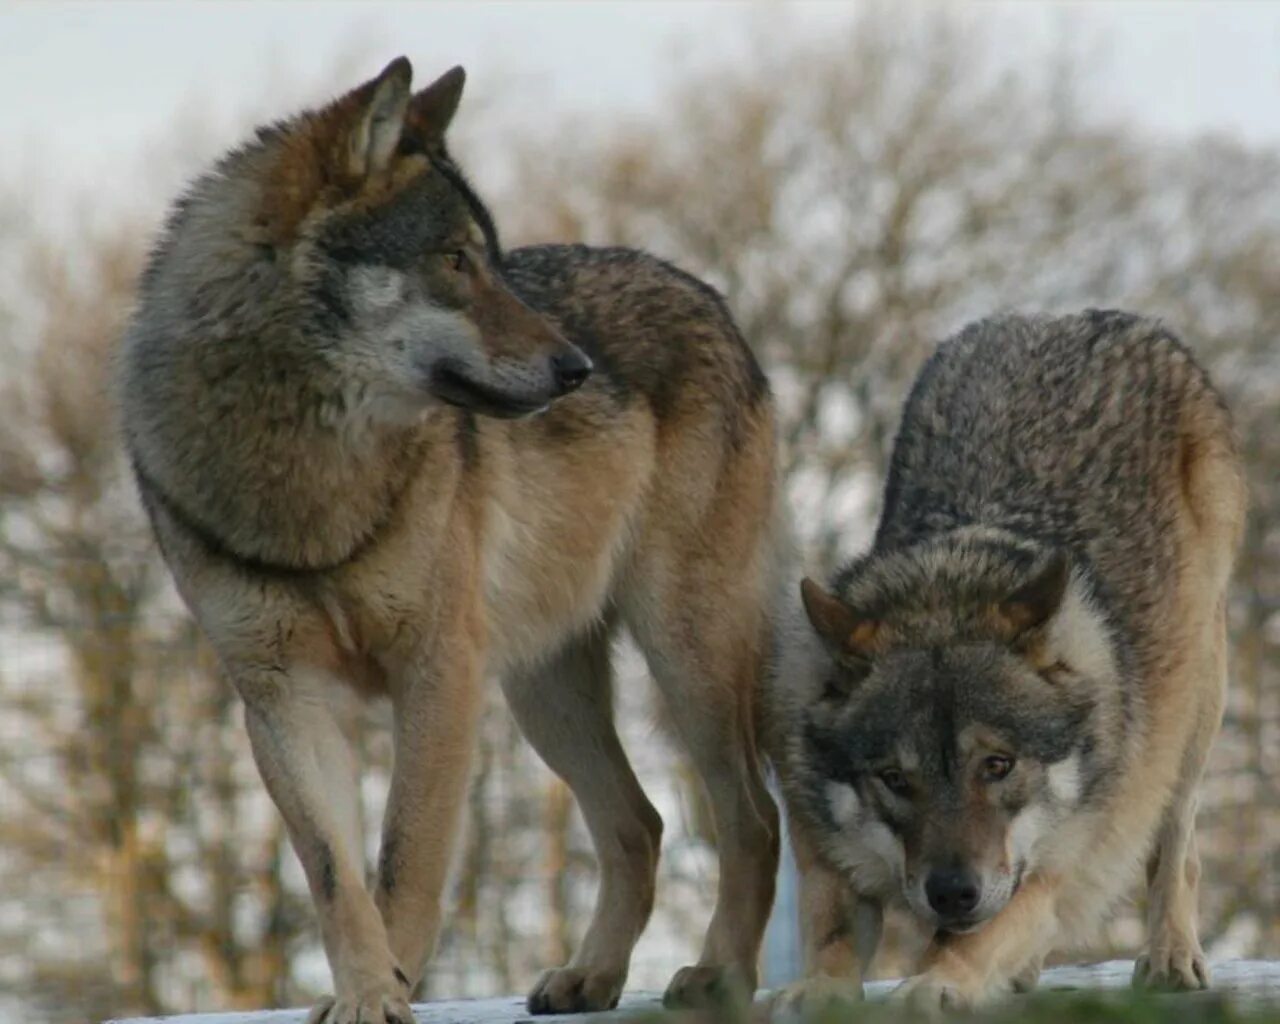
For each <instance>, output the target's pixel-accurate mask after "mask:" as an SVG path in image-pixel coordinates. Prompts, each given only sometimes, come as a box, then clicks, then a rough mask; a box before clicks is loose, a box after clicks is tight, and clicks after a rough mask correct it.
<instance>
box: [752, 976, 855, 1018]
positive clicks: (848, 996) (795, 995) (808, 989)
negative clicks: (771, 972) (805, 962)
mask: <svg viewBox="0 0 1280 1024" xmlns="http://www.w3.org/2000/svg"><path fill="white" fill-rule="evenodd" d="M861 1001H862V984H861V982H859V981H856V980H854V979H853V978H834V977H832V976H831V975H829V974H817V975H814V976H813V977H812V978H805V979H804V980H803V981H797V982H795V983H793V984H791V985H788V986H787V987H786V988H784V989H781V990H780V991H778V992H776V993H775V994H774V995H773V996H772V998H771V999H770V1000H769V1015H770V1017H773V1018H775V1019H777V1018H791V1019H795V1020H810V1019H825V1018H826V1017H828V1016H829V1015H830V1014H831V1013H832V1012H833V1011H835V1010H837V1009H838V1008H841V1007H843V1008H845V1009H846V1010H847V1009H848V1007H850V1006H852V1005H853V1004H854V1003H858V1002H861Z"/></svg>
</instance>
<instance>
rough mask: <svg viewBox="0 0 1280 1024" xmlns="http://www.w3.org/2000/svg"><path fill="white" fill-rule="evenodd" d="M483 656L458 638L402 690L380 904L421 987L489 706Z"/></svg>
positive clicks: (406, 678) (410, 674) (407, 677)
mask: <svg viewBox="0 0 1280 1024" xmlns="http://www.w3.org/2000/svg"><path fill="white" fill-rule="evenodd" d="M480 681H481V658H480V655H479V653H478V651H477V650H476V648H475V646H474V645H472V644H470V643H469V642H468V641H467V640H466V638H465V637H462V636H459V637H454V638H451V639H450V640H449V641H448V642H447V643H446V644H445V645H444V647H443V649H441V650H440V651H438V652H435V653H434V654H433V656H431V657H430V658H428V659H426V662H425V663H424V665H423V666H422V667H421V668H417V669H410V670H408V671H406V672H404V673H402V676H401V678H400V680H399V681H398V682H397V683H396V684H394V685H393V688H392V704H393V707H394V710H395V763H394V768H393V770H392V775H391V790H390V792H389V793H388V795H387V809H386V815H385V818H384V820H383V829H382V850H381V853H380V855H379V858H378V881H377V886H376V890H377V905H378V909H379V911H381V913H382V920H383V922H384V923H385V924H386V928H387V936H388V939H389V941H390V945H391V951H392V953H394V954H395V956H396V958H397V960H398V961H399V964H400V967H401V968H402V969H403V971H404V972H405V973H404V974H403V975H402V976H401V980H402V981H404V983H405V984H406V985H407V987H408V989H409V991H412V990H413V989H414V988H415V987H416V986H417V984H418V982H419V981H420V980H421V978H422V972H423V971H424V970H425V968H426V965H427V961H428V959H429V958H430V956H431V954H432V952H433V951H434V950H435V944H436V939H437V938H438V936H439V932H440V923H441V920H440V913H441V900H442V896H443V893H444V886H445V882H446V880H447V876H448V872H449V866H450V863H451V861H452V859H453V851H454V847H455V846H456V843H457V836H458V832H459V829H460V825H461V818H462V806H463V803H464V802H465V799H466V795H467V785H468V782H469V781H470V774H471V760H472V753H473V750H474V748H475V739H476V727H477V723H478V722H479V719H480V711H481V708H482V705H483V702H482V699H481V696H482V691H481V686H480Z"/></svg>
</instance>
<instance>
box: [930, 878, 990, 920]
mask: <svg viewBox="0 0 1280 1024" xmlns="http://www.w3.org/2000/svg"><path fill="white" fill-rule="evenodd" d="M924 894H925V896H926V897H927V898H928V900H929V906H931V907H932V908H933V909H934V912H935V913H936V914H937V915H938V916H939V917H940V918H942V919H943V920H948V919H950V920H957V919H960V918H964V917H966V916H967V915H969V914H971V913H973V909H974V908H975V907H976V906H977V905H978V897H979V895H981V894H980V892H979V889H978V878H977V876H976V875H974V873H973V872H972V871H968V870H966V869H963V868H962V869H960V870H950V871H932V872H930V873H929V877H928V878H927V879H926V880H925V883H924Z"/></svg>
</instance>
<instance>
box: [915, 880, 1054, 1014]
mask: <svg viewBox="0 0 1280 1024" xmlns="http://www.w3.org/2000/svg"><path fill="white" fill-rule="evenodd" d="M1059 885H1060V883H1059V882H1058V880H1057V879H1056V878H1055V877H1049V876H1040V875H1032V876H1031V877H1030V878H1028V879H1027V881H1026V882H1025V883H1024V884H1023V886H1022V888H1020V889H1019V890H1018V891H1017V893H1015V894H1014V896H1013V899H1011V900H1010V901H1009V903H1008V905H1007V906H1006V907H1005V908H1004V909H1003V910H1001V911H1000V913H998V914H996V916H995V917H993V918H992V919H991V920H990V921H988V922H987V923H986V924H985V925H983V926H982V927H981V928H980V929H979V930H978V931H975V932H969V933H967V934H964V935H947V934H940V935H939V936H937V937H936V938H935V939H934V942H933V945H932V946H930V948H929V950H928V952H926V953H925V956H924V962H923V964H922V967H923V970H922V972H921V973H920V974H918V975H916V976H915V977H914V978H910V979H908V980H907V981H905V982H903V984H902V985H901V986H900V987H899V988H898V990H897V992H895V993H894V996H895V998H897V999H900V1000H904V1001H906V1002H908V1003H910V1004H912V1005H913V1006H916V1007H918V1008H920V1009H923V1010H926V1011H937V1010H940V1009H944V1008H946V1009H960V1010H968V1009H973V1008H974V1007H978V1006H982V1005H984V1004H986V1003H989V1002H991V1001H992V1000H994V999H997V998H999V997H1000V996H1002V995H1005V994H1007V993H1008V992H1009V991H1011V989H1012V987H1013V982H1014V980H1015V979H1018V978H1020V977H1022V976H1023V975H1024V973H1025V972H1026V971H1027V970H1028V968H1029V967H1031V966H1033V965H1035V964H1037V963H1039V962H1042V961H1043V958H1044V957H1045V955H1046V954H1047V953H1048V952H1049V951H1050V949H1051V948H1052V946H1053V942H1054V939H1055V937H1056V936H1057V934H1058V918H1057V902H1058V892H1059Z"/></svg>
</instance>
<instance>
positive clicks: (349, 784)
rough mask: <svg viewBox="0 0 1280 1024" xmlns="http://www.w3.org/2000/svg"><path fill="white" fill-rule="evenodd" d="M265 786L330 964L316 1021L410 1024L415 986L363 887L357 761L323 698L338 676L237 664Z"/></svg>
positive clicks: (313, 1022)
mask: <svg viewBox="0 0 1280 1024" xmlns="http://www.w3.org/2000/svg"><path fill="white" fill-rule="evenodd" d="M232 677H233V679H234V680H235V683H236V687H237V689H238V690H239V691H240V693H241V695H242V696H243V698H244V701H245V725H246V726H247V728H248V732H249V741H250V744H251V745H252V747H253V756H254V760H255V761H256V762H257V764H258V770H259V772H260V773H261V774H262V779H263V782H265V783H266V786H267V791H268V792H269V793H270V794H271V798H272V800H274V801H275V804H276V806H277V807H278V808H279V809H280V813H281V814H282V815H283V816H284V820H285V825H286V827H287V828H288V831H289V838H290V839H291V841H292V842H293V848H294V850H295V851H297V854H298V859H299V860H301V861H302V867H303V870H304V871H305V872H306V875H307V883H308V885H309V886H310V888H311V896H312V899H313V900H314V902H315V907H316V913H317V915H318V916H319V919H320V934H321V936H322V938H323V940H324V947H325V953H326V954H327V955H328V958H329V967H330V969H331V970H332V972H333V983H334V997H333V998H331V999H326V1000H324V1001H323V1002H321V1003H320V1004H319V1005H318V1006H317V1007H316V1008H315V1009H314V1010H313V1011H312V1014H311V1017H310V1022H311V1024H357V1022H360V1024H413V1017H412V1015H411V1013H410V1011H409V1002H408V997H409V988H408V986H407V985H406V984H404V983H403V982H402V981H401V980H400V976H399V967H398V966H397V964H396V961H395V958H394V957H393V955H392V953H391V949H390V946H389V945H388V942H387V933H386V930H385V929H384V927H383V924H382V918H381V916H380V915H379V914H378V908H377V907H376V906H375V905H374V902H373V898H372V897H371V896H370V894H369V892H368V891H367V889H366V888H365V883H364V862H363V857H362V856H361V852H360V851H361V837H360V834H359V828H358V822H359V814H358V810H357V808H358V802H357V801H358V789H357V779H356V771H355V760H354V758H353V757H352V754H351V748H350V745H349V744H348V742H347V738H346V736H345V735H344V734H343V732H342V729H341V728H340V726H339V724H338V721H337V719H336V718H335V717H334V715H333V713H332V711H331V710H330V707H329V705H328V703H327V700H326V697H325V692H324V691H325V689H326V687H327V686H331V685H332V683H331V682H329V681H327V680H324V679H320V678H318V674H316V673H312V672H310V671H309V670H305V669H292V670H289V671H282V670H280V669H275V668H270V669H264V668H243V667H242V668H239V669H235V668H233V669H232Z"/></svg>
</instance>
